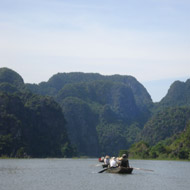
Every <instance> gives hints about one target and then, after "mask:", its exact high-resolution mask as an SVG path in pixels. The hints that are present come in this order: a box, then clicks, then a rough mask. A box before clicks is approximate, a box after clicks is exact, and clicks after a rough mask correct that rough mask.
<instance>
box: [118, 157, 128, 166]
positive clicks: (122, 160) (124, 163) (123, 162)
mask: <svg viewBox="0 0 190 190" xmlns="http://www.w3.org/2000/svg"><path fill="white" fill-rule="evenodd" d="M119 160H120V162H119V166H122V167H126V168H129V160H128V157H127V155H126V154H123V155H122V157H121V158H120V159H119Z"/></svg>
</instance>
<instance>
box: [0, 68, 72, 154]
mask: <svg viewBox="0 0 190 190" xmlns="http://www.w3.org/2000/svg"><path fill="white" fill-rule="evenodd" d="M65 124H66V122H65V119H64V116H63V114H62V110H61V108H60V106H59V105H58V104H57V103H56V102H55V101H54V100H53V99H52V98H49V97H42V96H39V95H34V94H32V93H31V92H29V91H28V90H26V89H25V85H24V82H23V80H22V78H21V77H20V76H19V75H18V74H17V73H15V72H14V71H12V70H10V69H6V68H3V69H0V156H9V157H28V156H29V157H68V156H73V153H74V152H73V148H72V147H71V145H70V143H69V140H68V136H67V132H66V128H65Z"/></svg>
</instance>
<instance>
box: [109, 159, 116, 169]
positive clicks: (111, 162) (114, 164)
mask: <svg viewBox="0 0 190 190" xmlns="http://www.w3.org/2000/svg"><path fill="white" fill-rule="evenodd" d="M110 167H111V168H115V167H117V162H116V158H115V157H112V158H111V160H110Z"/></svg>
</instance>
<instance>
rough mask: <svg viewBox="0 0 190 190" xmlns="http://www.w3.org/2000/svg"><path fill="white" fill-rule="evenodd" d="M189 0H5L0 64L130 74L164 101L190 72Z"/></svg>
mask: <svg viewBox="0 0 190 190" xmlns="http://www.w3.org/2000/svg"><path fill="white" fill-rule="evenodd" d="M189 10H190V1H189V0H88V1H87V0H0V67H8V68H10V69H13V70H15V71H16V72H18V73H19V74H20V75H21V76H22V77H23V79H24V81H25V82H26V83H40V82H42V81H48V79H49V78H50V77H51V76H52V75H54V74H56V73H58V72H59V73H62V72H79V71H80V72H86V73H87V72H88V73H89V72H90V73H100V74H103V75H113V74H120V75H131V76H133V77H135V78H136V79H137V80H138V81H139V82H140V83H142V84H143V85H144V86H145V88H146V89H147V90H148V92H149V93H150V95H151V97H152V99H153V101H154V102H158V101H160V100H161V99H162V98H163V97H164V96H165V95H166V94H167V91H168V89H169V87H170V85H171V84H172V83H173V82H174V81H176V80H180V81H186V80H187V79H188V78H190V11H189Z"/></svg>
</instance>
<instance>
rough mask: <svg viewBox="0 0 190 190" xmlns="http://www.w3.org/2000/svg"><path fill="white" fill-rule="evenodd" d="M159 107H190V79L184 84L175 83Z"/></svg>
mask: <svg viewBox="0 0 190 190" xmlns="http://www.w3.org/2000/svg"><path fill="white" fill-rule="evenodd" d="M159 106H164V107H167V106H190V79H188V80H187V81H186V82H180V81H175V82H174V83H173V84H172V85H171V87H170V89H169V90H168V93H167V95H166V96H165V97H164V98H163V99H162V100H161V101H160V103H159Z"/></svg>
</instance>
